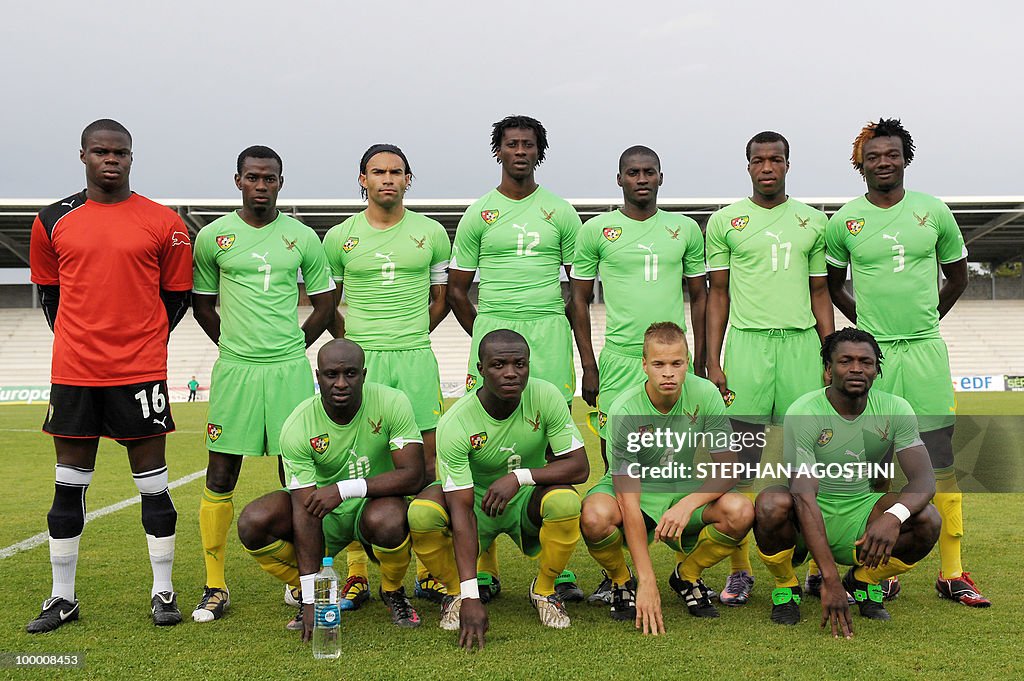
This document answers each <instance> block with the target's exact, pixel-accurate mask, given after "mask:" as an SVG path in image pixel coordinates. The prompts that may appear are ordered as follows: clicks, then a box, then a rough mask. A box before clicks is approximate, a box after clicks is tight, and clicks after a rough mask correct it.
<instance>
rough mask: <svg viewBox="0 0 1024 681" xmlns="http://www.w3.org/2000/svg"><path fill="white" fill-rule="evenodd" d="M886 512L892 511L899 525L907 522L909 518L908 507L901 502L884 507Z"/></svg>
mask: <svg viewBox="0 0 1024 681" xmlns="http://www.w3.org/2000/svg"><path fill="white" fill-rule="evenodd" d="M885 512H886V513H892V514H893V515H894V516H896V517H897V518H899V519H900V525H902V524H903V523H905V522H907V519H908V518H910V509H909V508H907V507H906V506H904V505H903V504H893V505H892V506H890V507H889V508H887V509H885Z"/></svg>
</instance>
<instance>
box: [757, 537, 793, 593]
mask: <svg viewBox="0 0 1024 681" xmlns="http://www.w3.org/2000/svg"><path fill="white" fill-rule="evenodd" d="M795 551H796V547H795V546H791V547H789V548H788V549H783V550H782V551H779V552H778V553H776V554H775V555H772V556H769V555H767V554H764V553H761V549H760V548H758V549H757V555H758V556H760V558H761V561H762V562H763V563H764V566H765V567H766V568H768V572H770V573H772V577H774V578H775V586H776V587H778V588H784V587H787V586H789V587H792V586H797V585H799V584H800V582H799V581H798V580H797V578H796V571H794V570H793V553H794V552H795Z"/></svg>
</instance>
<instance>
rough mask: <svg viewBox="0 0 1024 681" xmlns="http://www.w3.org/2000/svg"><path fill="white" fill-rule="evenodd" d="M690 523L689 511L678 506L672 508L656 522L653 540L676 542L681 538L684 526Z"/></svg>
mask: <svg viewBox="0 0 1024 681" xmlns="http://www.w3.org/2000/svg"><path fill="white" fill-rule="evenodd" d="M689 522H690V511H689V510H687V509H685V508H679V507H678V506H672V507H671V508H669V509H668V510H667V511H665V514H664V515H662V516H661V520H659V521H658V526H657V527H655V528H654V539H655V540H656V541H668V540H676V541H679V538H680V537H682V536H683V531H684V530H686V525H687V524H688V523H689Z"/></svg>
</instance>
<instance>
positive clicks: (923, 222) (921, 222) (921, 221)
mask: <svg viewBox="0 0 1024 681" xmlns="http://www.w3.org/2000/svg"><path fill="white" fill-rule="evenodd" d="M914 219H915V220H917V226H918V227H927V226H928V213H925V214H924V216H921V215H918V214H917V213H914Z"/></svg>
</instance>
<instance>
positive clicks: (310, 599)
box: [299, 573, 316, 605]
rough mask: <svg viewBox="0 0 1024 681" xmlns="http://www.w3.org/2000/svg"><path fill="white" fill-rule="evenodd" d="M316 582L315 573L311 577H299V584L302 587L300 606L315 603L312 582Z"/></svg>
mask: <svg viewBox="0 0 1024 681" xmlns="http://www.w3.org/2000/svg"><path fill="white" fill-rule="evenodd" d="M314 580H316V573H313V574H311V575H299V584H301V585H302V604H303V605H306V604H309V605H312V604H313V603H314V602H315V601H316V598H315V592H314V590H313V582H314Z"/></svg>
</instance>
